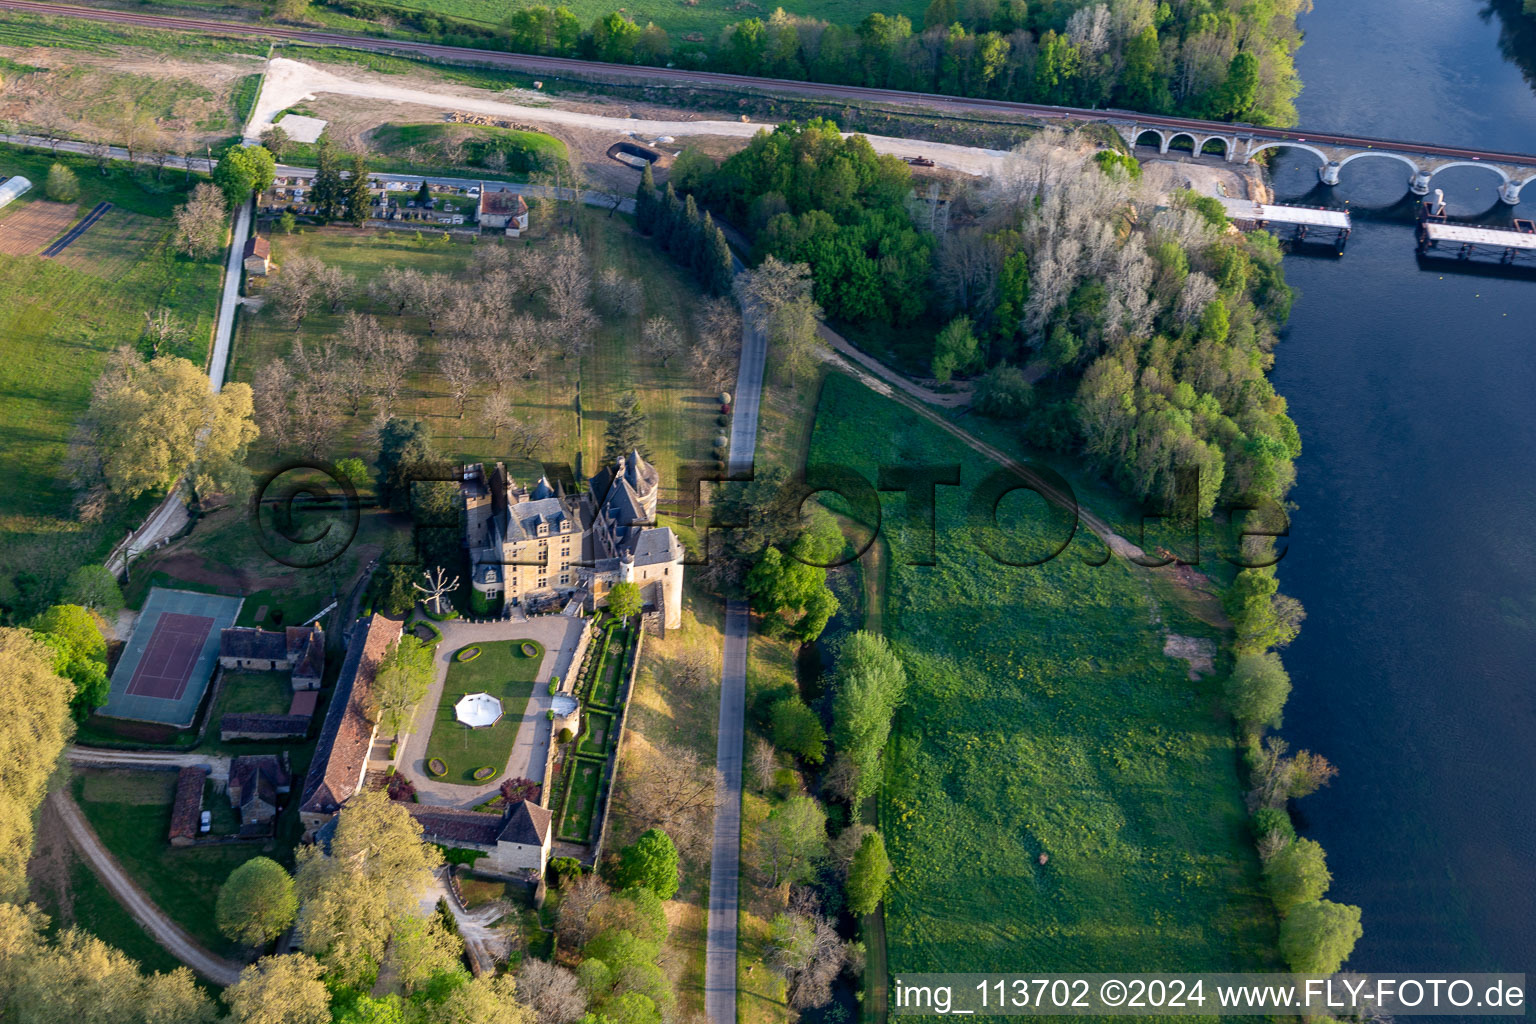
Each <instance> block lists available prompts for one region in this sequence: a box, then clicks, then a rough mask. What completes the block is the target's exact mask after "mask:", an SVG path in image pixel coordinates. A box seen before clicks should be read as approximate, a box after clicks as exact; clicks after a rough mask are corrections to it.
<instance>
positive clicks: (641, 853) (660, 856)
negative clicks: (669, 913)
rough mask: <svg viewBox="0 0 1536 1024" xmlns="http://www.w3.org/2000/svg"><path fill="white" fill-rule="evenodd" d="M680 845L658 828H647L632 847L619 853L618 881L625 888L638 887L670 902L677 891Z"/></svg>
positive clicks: (625, 848)
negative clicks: (678, 849)
mask: <svg viewBox="0 0 1536 1024" xmlns="http://www.w3.org/2000/svg"><path fill="white" fill-rule="evenodd" d="M677 870H678V860H677V846H676V845H675V844H674V843H673V842H672V837H671V836H669V835H667V834H666V832H664V831H662V830H661V829H659V828H648V829H646V830H645V831H644V832H642V833H641V834H640V838H639V839H637V840H635V841H634V843H633V844H631V845H629V846H626V847H624V849H623V850H621V851H619V870H618V874H617V876H616V877H617V878H618V880H619V884H620V885H623V886H631V885H639V886H644V887H645V888H647V889H650V890H651V891H652V892H654V893H655V894H656V895H657V896H660V897H661V898H662V899H664V900H669V899H671V898H672V896H673V895H674V894H675V893H676V892H677V884H678V876H677Z"/></svg>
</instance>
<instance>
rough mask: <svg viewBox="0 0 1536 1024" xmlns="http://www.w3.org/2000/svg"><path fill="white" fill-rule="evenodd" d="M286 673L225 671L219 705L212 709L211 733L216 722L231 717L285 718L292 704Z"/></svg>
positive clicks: (217, 723) (290, 685)
mask: <svg viewBox="0 0 1536 1024" xmlns="http://www.w3.org/2000/svg"><path fill="white" fill-rule="evenodd" d="M288 675H289V674H288V673H287V672H230V671H225V673H224V675H223V677H222V679H223V682H222V684H221V689H220V690H219V701H218V703H217V704H216V705H214V708H213V731H215V732H217V731H218V728H219V719H220V718H221V717H223V716H224V715H232V714H245V713H251V714H273V715H285V714H287V713H288V705H289V704H290V703H292V701H293V686H292V684H291V682H290V681H289V678H288Z"/></svg>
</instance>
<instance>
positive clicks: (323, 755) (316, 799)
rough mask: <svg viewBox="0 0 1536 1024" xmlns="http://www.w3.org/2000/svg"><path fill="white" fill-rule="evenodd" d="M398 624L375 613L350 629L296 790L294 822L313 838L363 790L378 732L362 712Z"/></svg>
mask: <svg viewBox="0 0 1536 1024" xmlns="http://www.w3.org/2000/svg"><path fill="white" fill-rule="evenodd" d="M403 628H404V626H403V623H400V622H397V621H395V620H393V619H387V618H385V617H384V616H382V615H374V616H371V617H370V618H368V619H367V620H366V621H364V622H360V623H358V624H357V625H356V626H355V627H353V629H352V636H351V638H350V641H349V642H348V644H347V657H346V660H345V661H343V662H342V665H341V675H340V676H339V677H338V678H337V680H336V691H335V692H334V693H333V694H332V695H331V706H330V708H329V710H327V711H326V713H325V724H324V725H323V726H321V728H320V738H319V740H318V741H317V742H316V744H315V756H314V759H313V760H311V761H310V763H309V774H308V775H306V776H305V778H304V788H303V789H302V790H301V791H300V796H299V821H301V822H302V823H303V825H304V832H305V834H306V835H309V836H312V835H313V834H314V832H315V830H316V829H318V828H320V827H321V826H322V825H324V824H325V823H326V822H327V821H329V820H331V818H333V817H335V815H336V812H337V811H338V810H339V809H340V808H341V805H342V804H344V803H346V802H347V800H348V798H350V797H351V796H352V794H353V793H356V792H357V791H358V790H359V789H361V788H362V785H363V778H364V776H365V775H366V773H367V771H368V751H369V749H370V748H371V747H372V746H373V739H374V735H375V734H376V733H377V732H378V726H377V725H376V724H375V723H373V722H371V721H369V720H368V711H367V709H368V704H369V698H370V696H371V695H372V692H373V678H374V675H375V674H376V673H377V672H378V670H379V662H380V661H381V660H382V659H383V657H384V652H385V651H387V650H389V645H390V644H392V643H394V642H395V641H396V640H398V639H400V633H401V631H402V630H403Z"/></svg>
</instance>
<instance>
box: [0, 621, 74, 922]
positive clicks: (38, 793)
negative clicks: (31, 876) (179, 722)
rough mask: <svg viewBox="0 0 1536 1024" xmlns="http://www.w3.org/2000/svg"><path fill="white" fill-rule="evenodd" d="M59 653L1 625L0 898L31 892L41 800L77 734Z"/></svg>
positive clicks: (29, 635)
mask: <svg viewBox="0 0 1536 1024" xmlns="http://www.w3.org/2000/svg"><path fill="white" fill-rule="evenodd" d="M53 664H54V657H53V652H52V651H51V650H50V649H49V648H48V647H47V646H45V645H44V644H43V643H42V642H41V641H40V640H39V639H38V638H37V637H36V636H35V635H34V634H33V633H32V632H30V631H29V630H24V629H11V628H6V627H0V679H4V680H5V685H4V686H3V687H0V763H4V764H5V765H6V766H7V767H6V770H5V773H4V775H0V899H7V900H21V899H25V898H26V894H27V858H28V856H29V855H30V854H31V852H32V828H33V822H34V821H35V820H36V819H35V815H36V812H37V807H38V804H40V803H41V802H42V799H43V796H44V794H45V793H46V792H47V785H48V778H49V776H51V775H52V774H53V769H54V765H55V763H56V762H57V761H58V758H59V754H60V752H62V751H63V749H64V744H65V742H66V741H67V740H68V739H69V737H70V735H71V734H72V733H73V731H74V729H73V726H72V725H71V724H70V721H69V701H70V696H71V694H72V692H73V690H74V687H72V686H71V685H70V683H69V681H68V680H66V679H64V678H63V677H62V676H60V675H59V674H58V672H56V671H55V670H54V667H53Z"/></svg>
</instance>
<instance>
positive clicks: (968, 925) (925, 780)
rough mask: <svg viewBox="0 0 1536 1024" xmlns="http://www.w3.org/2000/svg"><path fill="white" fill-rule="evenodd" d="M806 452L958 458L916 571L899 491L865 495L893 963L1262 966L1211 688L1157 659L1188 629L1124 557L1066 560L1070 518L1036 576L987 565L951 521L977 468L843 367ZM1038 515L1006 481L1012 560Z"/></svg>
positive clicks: (1236, 795)
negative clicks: (875, 523) (871, 548)
mask: <svg viewBox="0 0 1536 1024" xmlns="http://www.w3.org/2000/svg"><path fill="white" fill-rule="evenodd" d="M810 458H811V461H813V462H831V463H841V464H843V465H848V466H851V467H853V468H855V469H856V470H858V471H859V472H860V473H862V474H863V475H864V476H866V477H867V478H868V479H871V480H873V479H874V478H875V476H876V467H877V466H879V465H882V464H884V465H897V464H908V465H910V464H935V465H938V464H954V463H959V464H960V465H961V466H962V467H963V469H962V485H961V486H960V487H955V488H940V490H939V497H938V502H939V505H938V514H937V522H938V524H939V536H938V544H937V561H938V564H937V565H936V566H933V567H931V568H929V567H914V566H912V565H910V564H908V562H909V559H910V557H911V552H912V547H911V543H910V540H909V538H908V537H907V536H906V535H905V534H904V532H903V531H902V530H901V529H900V528H897V527H895V526H894V525H893V524H896V523H897V522H898V518H899V515H898V514H899V513H900V511H901V509H900V508H899V505H900V499H896V498H892V499H890V500H889V501H888V502H887V504H886V507H885V523H886V524H887V529H886V531H885V537H886V539H887V541H888V542H889V545H890V555H891V557H890V561H889V566H888V579H889V588H890V589H889V592H888V594H887V595H886V600H885V615H884V629H885V632H886V635H887V637H888V638H889V639H890V640H891V641H892V642H893V644H894V645H895V646H896V648H897V650H898V652H899V653H900V655H901V657H902V659H903V661H904V662H905V663H906V666H907V673H908V678H909V680H910V687H909V693H908V697H907V703H906V706H905V707H904V708H903V709H902V711H901V712H900V713H899V714H898V716H897V719H896V723H895V729H894V734H893V738H892V742H891V745H890V747H888V748H887V770H886V779H885V787H884V791H883V793H882V807H881V814H880V819H881V822H882V827H883V829H884V831H885V834H886V840H887V844H888V846H889V848H890V851H891V856H892V859H893V861H894V862H895V875H894V883H893V887H892V891H891V893H890V895H889V897H888V899H887V902H886V915H885V920H886V935H887V953H888V956H889V963H890V970H891V971H892V972H893V973H895V972H903V971H905V972H911V971H944V970H961V969H964V970H1003V969H1010V968H1009V965H1014V967H1016V965H1017V964H1019V963H1028V964H1031V965H1032V966H1033V967H1034V968H1035V969H1039V970H1055V971H1070V970H1130V971H1135V970H1156V969H1162V970H1233V971H1237V970H1263V969H1270V968H1272V967H1273V966H1274V965H1275V962H1276V958H1275V954H1274V939H1275V936H1274V917H1273V913H1272V911H1271V910H1270V909H1269V907H1268V906H1267V905H1266V904H1265V902H1264V900H1263V898H1262V896H1261V891H1260V887H1259V878H1258V863H1257V858H1256V856H1255V854H1254V851H1253V846H1252V842H1251V840H1250V838H1249V836H1248V833H1247V830H1246V826H1245V821H1246V818H1245V813H1244V809H1243V806H1242V801H1241V798H1240V790H1239V784H1238V778H1237V772H1236V767H1237V757H1236V751H1235V749H1234V743H1233V739H1232V736H1231V733H1230V728H1229V726H1228V725H1227V724H1226V723H1225V722H1223V721H1221V720H1219V719H1218V717H1217V716H1216V714H1215V713H1214V703H1215V686H1214V684H1213V683H1212V682H1211V681H1203V682H1190V681H1189V679H1188V678H1187V675H1186V671H1185V668H1186V667H1185V666H1184V664H1183V663H1181V662H1175V661H1172V660H1170V659H1168V658H1166V657H1165V656H1163V654H1162V653H1161V652H1162V645H1163V640H1164V635H1165V633H1164V631H1165V629H1169V628H1171V629H1173V630H1174V631H1176V632H1187V631H1194V630H1197V629H1199V628H1201V626H1200V624H1199V623H1197V622H1194V621H1193V620H1191V619H1189V618H1188V616H1187V615H1186V614H1185V613H1184V612H1183V611H1182V610H1180V609H1179V608H1178V607H1169V606H1167V605H1164V606H1163V607H1162V608H1158V607H1157V606H1155V605H1154V604H1153V603H1152V601H1151V599H1150V597H1149V594H1150V593H1151V589H1150V588H1149V587H1148V586H1147V585H1146V581H1145V579H1144V578H1142V577H1140V576H1137V575H1133V574H1132V572H1131V570H1130V569H1129V568H1128V567H1126V566H1125V565H1124V564H1123V563H1122V562H1120V561H1118V560H1116V561H1112V562H1111V563H1109V564H1108V565H1105V566H1103V567H1101V568H1094V567H1092V566H1091V565H1089V564H1086V563H1087V559H1088V558H1090V557H1092V556H1094V555H1095V554H1096V553H1097V549H1098V546H1097V544H1096V542H1092V541H1086V540H1083V539H1082V534H1083V532H1082V531H1080V532H1079V539H1078V540H1076V541H1074V542H1073V544H1072V545H1071V546H1070V547H1069V548H1068V549H1067V551H1066V552H1064V553H1063V555H1062V556H1061V557H1058V558H1056V559H1055V560H1053V561H1051V562H1049V563H1047V564H1045V565H1043V566H1039V567H1035V568H1010V567H1007V566H1003V565H1001V564H999V563H997V562H995V561H993V560H992V558H991V557H989V556H988V555H986V554H984V553H983V552H982V551H981V550H980V549H979V547H978V546H977V544H976V543H975V537H974V535H973V534H972V533H971V531H970V529H969V528H968V525H967V522H966V516H965V502H966V501H967V500H968V498H969V496H970V494H971V492H972V490H973V489H974V488H975V486H976V484H977V482H978V481H979V480H980V479H981V477H982V476H983V475H984V474H985V473H987V472H988V471H990V469H991V468H992V467H990V466H988V465H986V464H985V463H984V462H982V461H980V460H978V459H977V458H976V457H975V456H974V454H973V453H971V452H970V450H969V449H967V448H964V447H963V446H961V445H960V444H959V443H958V442H957V441H955V440H953V439H951V437H950V436H949V435H947V434H945V433H943V432H942V431H940V430H939V429H938V428H936V427H934V426H932V425H930V424H929V423H927V422H926V421H924V420H921V419H918V418H915V417H913V416H912V415H911V414H910V413H909V412H908V411H907V410H906V409H904V408H903V407H902V406H900V405H898V404H896V403H894V402H891V401H889V400H886V399H884V398H881V397H879V396H877V395H875V394H874V393H873V392H870V391H868V390H867V389H865V388H863V387H862V386H861V385H859V384H857V383H855V382H853V381H852V380H850V379H848V378H846V377H843V376H841V375H840V374H831V375H829V376H828V377H827V378H826V382H825V385H824V388H823V391H822V393H821V398H820V406H819V408H818V414H817V417H816V421H815V427H814V430H813V434H812V438H811V445H810ZM1031 500H1034V499H1033V498H1031ZM1044 521H1045V515H1044V514H1043V513H1042V512H1041V510H1040V509H1039V507H1038V506H1037V505H1033V504H1030V503H1029V502H1026V501H1023V500H1020V498H1019V497H1018V496H1017V495H1016V496H1015V497H1013V498H1010V499H1008V501H1006V502H1004V503H1003V505H1002V506H1001V511H1000V523H1001V525H1002V526H1003V528H1004V529H1005V530H1006V531H1007V535H1008V537H1009V538H1010V541H1011V542H1012V543H1013V544H1014V545H1016V547H1015V550H1020V551H1021V553H1022V550H1021V549H1025V548H1028V549H1030V550H1037V549H1043V547H1044V544H1045V540H1044V537H1043V527H1042V523H1043V522H1044ZM1095 560H1096V559H1095ZM1159 616H1161V618H1159ZM1042 854H1044V855H1046V857H1047V862H1046V863H1045V864H1041V863H1040V862H1039V858H1040V856H1041V855H1042Z"/></svg>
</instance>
